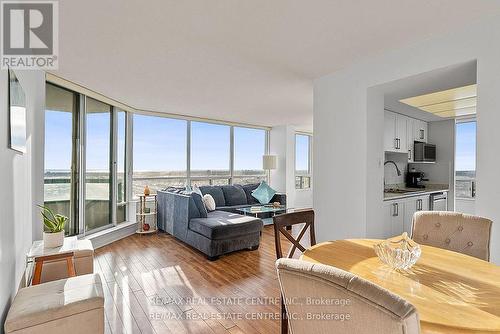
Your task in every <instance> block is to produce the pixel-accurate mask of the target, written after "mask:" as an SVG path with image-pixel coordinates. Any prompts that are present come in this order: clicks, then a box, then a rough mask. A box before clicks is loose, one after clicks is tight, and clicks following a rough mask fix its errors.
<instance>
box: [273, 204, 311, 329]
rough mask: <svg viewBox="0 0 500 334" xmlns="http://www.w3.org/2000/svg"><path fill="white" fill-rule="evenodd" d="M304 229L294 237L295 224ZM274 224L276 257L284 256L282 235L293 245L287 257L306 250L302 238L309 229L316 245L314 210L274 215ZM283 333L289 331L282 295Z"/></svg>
mask: <svg viewBox="0 0 500 334" xmlns="http://www.w3.org/2000/svg"><path fill="white" fill-rule="evenodd" d="M300 224H304V226H302V229H301V230H300V231H299V233H298V234H297V237H294V236H293V235H292V234H291V233H290V231H292V227H293V226H294V225H300ZM273 225H274V241H275V246H276V257H277V258H278V259H281V258H282V257H283V249H282V247H281V235H283V236H284V237H285V238H287V239H288V241H290V242H291V244H292V245H291V247H290V249H289V251H288V253H287V254H286V257H287V258H292V257H293V255H294V254H295V251H296V250H297V249H298V250H300V251H301V252H304V251H305V250H306V247H305V246H304V245H303V244H302V243H301V241H302V238H303V237H304V235H305V234H306V232H307V230H309V243H310V245H311V246H314V245H316V235H315V232H314V210H311V209H306V210H299V211H295V212H290V213H284V214H281V215H277V216H274V217H273ZM281 333H282V334H287V333H288V321H287V315H286V309H285V304H284V301H283V296H281Z"/></svg>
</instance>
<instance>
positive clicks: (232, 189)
mask: <svg viewBox="0 0 500 334" xmlns="http://www.w3.org/2000/svg"><path fill="white" fill-rule="evenodd" d="M221 189H222V192H223V193H224V199H225V200H226V206H234V205H245V204H248V201H247V196H246V195H245V191H244V190H243V188H242V187H241V186H240V185H234V186H222V187H221Z"/></svg>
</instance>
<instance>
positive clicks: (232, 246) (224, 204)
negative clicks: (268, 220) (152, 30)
mask: <svg viewBox="0 0 500 334" xmlns="http://www.w3.org/2000/svg"><path fill="white" fill-rule="evenodd" d="M257 187H258V184H256V185H255V184H254V185H246V186H240V185H230V186H229V185H228V186H203V187H200V190H201V192H202V193H203V194H204V195H205V194H210V195H212V197H213V198H214V200H215V203H216V210H215V211H212V212H206V211H205V212H203V208H201V207H200V209H201V210H199V209H198V207H199V198H196V196H199V195H198V194H195V193H190V194H189V193H179V192H178V191H169V190H166V191H159V192H158V227H159V228H160V229H161V230H163V231H166V232H167V233H170V234H171V235H173V236H174V237H176V238H177V239H179V240H181V241H183V242H185V243H187V244H189V245H190V246H192V247H194V248H196V249H198V250H199V251H201V252H203V253H204V254H206V255H207V257H208V259H209V260H215V259H217V258H218V257H219V256H220V255H223V254H227V253H230V252H233V251H238V250H243V249H251V250H254V249H257V248H258V247H259V242H260V235H261V231H262V226H263V223H262V220H261V219H259V218H255V217H250V216H244V215H240V214H238V213H236V209H238V208H240V207H245V206H252V205H258V202H257V201H256V200H255V199H254V198H253V197H251V191H252V190H253V189H255V188H257ZM273 201H279V202H280V203H282V204H286V196H285V195H283V194H277V195H275V197H274V198H273ZM197 203H198V206H197Z"/></svg>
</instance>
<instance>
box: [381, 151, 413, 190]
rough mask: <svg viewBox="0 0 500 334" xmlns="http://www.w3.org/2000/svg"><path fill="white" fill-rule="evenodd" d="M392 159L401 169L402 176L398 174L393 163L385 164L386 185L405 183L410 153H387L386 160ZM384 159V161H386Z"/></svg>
mask: <svg viewBox="0 0 500 334" xmlns="http://www.w3.org/2000/svg"><path fill="white" fill-rule="evenodd" d="M388 160H392V161H394V162H395V163H396V165H398V168H399V170H400V171H401V176H398V173H397V172H396V168H394V165H393V164H387V165H385V166H384V180H385V186H386V188H387V186H389V185H402V184H404V183H405V175H406V173H407V172H408V170H407V168H408V155H406V154H402V153H392V152H386V153H385V161H388ZM385 161H384V162H385Z"/></svg>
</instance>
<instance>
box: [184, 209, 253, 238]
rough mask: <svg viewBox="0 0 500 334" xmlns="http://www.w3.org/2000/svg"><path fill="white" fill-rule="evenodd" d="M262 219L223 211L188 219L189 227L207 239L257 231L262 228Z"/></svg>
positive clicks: (236, 235)
mask: <svg viewBox="0 0 500 334" xmlns="http://www.w3.org/2000/svg"><path fill="white" fill-rule="evenodd" d="M262 226H263V223H262V220H260V219H259V218H255V217H249V216H242V215H239V214H235V213H230V212H224V211H218V210H217V211H213V212H209V213H208V218H196V219H191V220H190V221H189V229H190V230H192V231H194V232H196V233H199V234H201V235H203V236H205V237H207V238H208V239H212V240H220V239H229V238H232V237H238V236H243V235H247V234H252V233H258V232H260V231H261V230H262Z"/></svg>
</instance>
